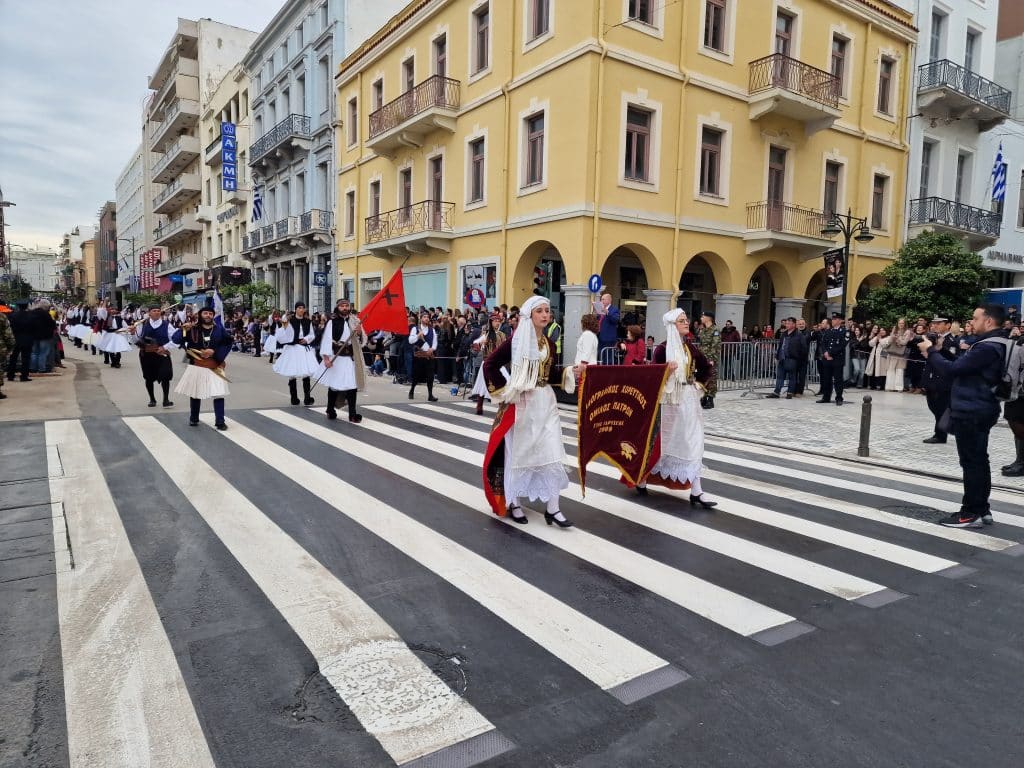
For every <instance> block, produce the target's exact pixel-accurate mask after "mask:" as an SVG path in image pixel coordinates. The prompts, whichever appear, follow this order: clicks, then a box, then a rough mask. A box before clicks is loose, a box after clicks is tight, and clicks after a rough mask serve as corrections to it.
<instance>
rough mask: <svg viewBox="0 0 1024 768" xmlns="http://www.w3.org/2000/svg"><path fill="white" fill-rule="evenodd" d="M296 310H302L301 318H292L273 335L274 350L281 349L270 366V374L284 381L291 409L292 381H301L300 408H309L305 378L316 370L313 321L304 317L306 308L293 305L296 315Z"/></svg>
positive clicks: (295, 397)
mask: <svg viewBox="0 0 1024 768" xmlns="http://www.w3.org/2000/svg"><path fill="white" fill-rule="evenodd" d="M299 307H302V316H301V317H300V316H299V315H298V314H296V315H295V316H294V317H292V319H291V320H289V321H288V323H287V324H286V325H285V326H284V327H283V328H278V329H277V331H276V333H275V334H274V336H275V338H276V339H277V344H278V347H279V348H280V349H281V357H280V358H279V359H278V361H277V362H276V363H274V373H277V374H279V375H281V376H284V377H285V378H287V379H288V392H289V394H291V396H292V405H298V404H299V395H298V387H297V386H296V384H295V380H296V379H302V392H303V395H304V398H303V404H305V405H312V404H313V403H314V400H313V396H312V395H310V393H309V391H310V388H311V384H310V381H309V377H310V376H316V374H317V370H318V369H319V367H320V364H319V363H317V361H316V353H315V352H314V351H313V347H312V346H311V345H312V342H313V339H314V338H315V337H316V329H315V328H314V327H313V321H312V320H311V319H310V318H309V317H308V316H307V315H306V305H305V304H304V303H302V302H301V301H300V302H298V303H296V305H295V310H296V313H297V312H298V309H299Z"/></svg>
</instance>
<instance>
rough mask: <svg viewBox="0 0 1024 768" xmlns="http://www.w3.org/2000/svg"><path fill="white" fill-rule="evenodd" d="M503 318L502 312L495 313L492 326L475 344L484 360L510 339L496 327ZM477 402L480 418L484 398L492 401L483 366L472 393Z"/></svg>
mask: <svg viewBox="0 0 1024 768" xmlns="http://www.w3.org/2000/svg"><path fill="white" fill-rule="evenodd" d="M501 321H502V317H501V313H500V312H495V313H493V314H492V315H491V320H490V326H489V327H488V328H487V330H485V331H484V333H483V335H482V336H481V337H480V338H479V339H476V340H475V341H474V342H473V346H474V347H478V348H479V349H480V354H481V355H482V356H483V359H484V360H486V359H487V358H488V357H490V356H491V355H492V354H493V353H494V350H496V349H497V348H498V347H500V346H501V345H502V344H504V343H505V339H506V338H508V337H507V336H505V334H504V333H502V332H501V331H499V330H498V329H497V328H495V327H494V326H495V325H496V324H497V325H499V326H500V325H501ZM470 394H471V395H473V397H474V399H475V400H476V413H477V415H478V416H482V415H483V412H484V398H486V399H487V400H488V401H490V399H491V393H490V391H489V390H488V389H487V382H486V381H484V367H483V366H482V365H481V366H480V368H479V369H478V370H477V374H476V381H475V382H474V383H473V390H472V391H471V392H470Z"/></svg>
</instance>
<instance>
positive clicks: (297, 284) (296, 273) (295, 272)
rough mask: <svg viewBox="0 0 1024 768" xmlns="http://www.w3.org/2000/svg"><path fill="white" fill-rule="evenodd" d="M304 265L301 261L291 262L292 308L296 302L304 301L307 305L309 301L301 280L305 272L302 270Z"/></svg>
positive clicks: (303, 281)
mask: <svg viewBox="0 0 1024 768" xmlns="http://www.w3.org/2000/svg"><path fill="white" fill-rule="evenodd" d="M304 263H305V261H304V260H302V259H296V260H295V261H293V262H292V295H293V296H294V298H293V299H292V305H293V306H294V304H295V302H296V301H305V302H307V303H308V302H309V299H308V298H307V297H306V285H305V280H304V279H303V274H304V273H305V270H304V269H303V268H302V265H303V264H304Z"/></svg>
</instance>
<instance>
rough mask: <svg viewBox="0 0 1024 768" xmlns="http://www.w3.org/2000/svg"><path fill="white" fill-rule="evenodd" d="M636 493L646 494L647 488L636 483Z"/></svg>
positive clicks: (638, 494) (639, 494)
mask: <svg viewBox="0 0 1024 768" xmlns="http://www.w3.org/2000/svg"><path fill="white" fill-rule="evenodd" d="M636 495H637V496H646V495H647V489H646V488H644V487H643V486H640V485H638V486H637V487H636Z"/></svg>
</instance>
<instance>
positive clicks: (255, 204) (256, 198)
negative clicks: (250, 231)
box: [252, 186, 263, 223]
mask: <svg viewBox="0 0 1024 768" xmlns="http://www.w3.org/2000/svg"><path fill="white" fill-rule="evenodd" d="M262 218H263V196H262V195H260V188H259V187H257V186H253V188H252V220H253V223H256V222H257V221H259V220H260V219H262Z"/></svg>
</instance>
